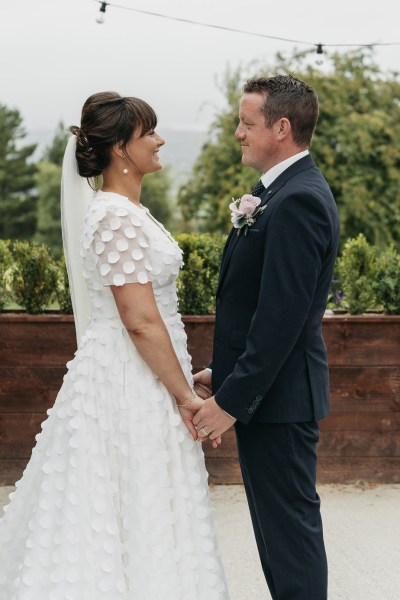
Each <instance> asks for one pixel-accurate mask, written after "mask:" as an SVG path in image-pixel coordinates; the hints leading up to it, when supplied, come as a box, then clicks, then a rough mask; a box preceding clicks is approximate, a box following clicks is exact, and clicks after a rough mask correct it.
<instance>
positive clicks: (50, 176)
mask: <svg viewBox="0 0 400 600" xmlns="http://www.w3.org/2000/svg"><path fill="white" fill-rule="evenodd" d="M35 179H36V185H37V190H38V201H37V228H36V233H35V240H36V241H37V242H39V243H43V244H46V245H47V246H49V247H50V248H51V250H52V252H53V254H54V255H55V256H57V257H59V256H60V254H61V248H62V235H61V212H60V183H61V167H60V166H59V165H57V164H55V163H51V162H47V161H43V162H40V163H39V164H38V171H37V174H36V177H35Z"/></svg>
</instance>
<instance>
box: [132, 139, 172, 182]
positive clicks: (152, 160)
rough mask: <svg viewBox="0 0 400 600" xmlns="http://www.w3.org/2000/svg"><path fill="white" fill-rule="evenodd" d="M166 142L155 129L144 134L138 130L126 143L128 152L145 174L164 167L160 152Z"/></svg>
mask: <svg viewBox="0 0 400 600" xmlns="http://www.w3.org/2000/svg"><path fill="white" fill-rule="evenodd" d="M139 136H140V137H139ZM164 144H165V141H164V140H163V138H162V137H160V136H159V135H158V133H156V131H155V130H154V129H150V130H149V131H147V132H146V133H145V134H144V135H141V132H136V133H134V134H133V136H132V137H131V139H130V140H129V142H128V143H127V145H126V153H127V155H128V156H129V158H130V160H131V161H132V163H133V164H134V165H135V167H136V168H137V170H138V171H139V173H141V174H142V175H145V174H146V173H153V171H159V170H160V169H162V164H161V162H160V158H159V156H158V152H159V150H160V148H161V146H163V145H164Z"/></svg>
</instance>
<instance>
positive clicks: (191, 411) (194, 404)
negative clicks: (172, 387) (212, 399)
mask: <svg viewBox="0 0 400 600" xmlns="http://www.w3.org/2000/svg"><path fill="white" fill-rule="evenodd" d="M203 404H204V400H203V399H202V398H200V397H199V396H197V395H196V396H195V397H194V398H193V399H192V400H191V401H190V403H189V404H187V405H186V406H179V404H177V406H178V410H179V412H180V414H181V417H182V420H183V422H184V423H185V425H186V427H187V428H188V430H189V433H190V434H191V436H192V438H193V439H194V440H197V439H198V438H199V435H198V433H197V430H196V428H195V426H194V425H193V417H194V415H195V414H196V413H197V411H198V410H200V408H201V407H202V406H203Z"/></svg>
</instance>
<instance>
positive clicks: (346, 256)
mask: <svg viewBox="0 0 400 600" xmlns="http://www.w3.org/2000/svg"><path fill="white" fill-rule="evenodd" d="M375 261H376V250H375V248H374V247H373V246H371V245H370V244H369V243H368V242H367V240H366V238H365V236H364V235H363V234H362V233H360V234H359V235H358V236H357V237H356V238H350V239H348V240H347V241H346V243H345V244H344V246H343V251H342V255H341V257H340V258H339V259H338V261H337V271H338V274H339V279H340V283H341V287H342V289H343V293H344V298H343V302H342V305H343V307H344V308H346V309H347V310H348V311H349V312H350V313H351V314H352V315H357V314H362V313H364V312H365V311H366V310H368V309H373V308H375V307H376V298H375V293H374V289H373V282H374V276H375Z"/></svg>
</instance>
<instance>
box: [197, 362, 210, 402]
mask: <svg viewBox="0 0 400 600" xmlns="http://www.w3.org/2000/svg"><path fill="white" fill-rule="evenodd" d="M193 381H194V391H195V392H196V394H197V395H198V396H200V398H203V400H207V398H209V397H210V396H212V390H211V382H212V373H211V371H209V370H208V369H203V370H202V371H199V372H198V373H196V374H195V375H193Z"/></svg>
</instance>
